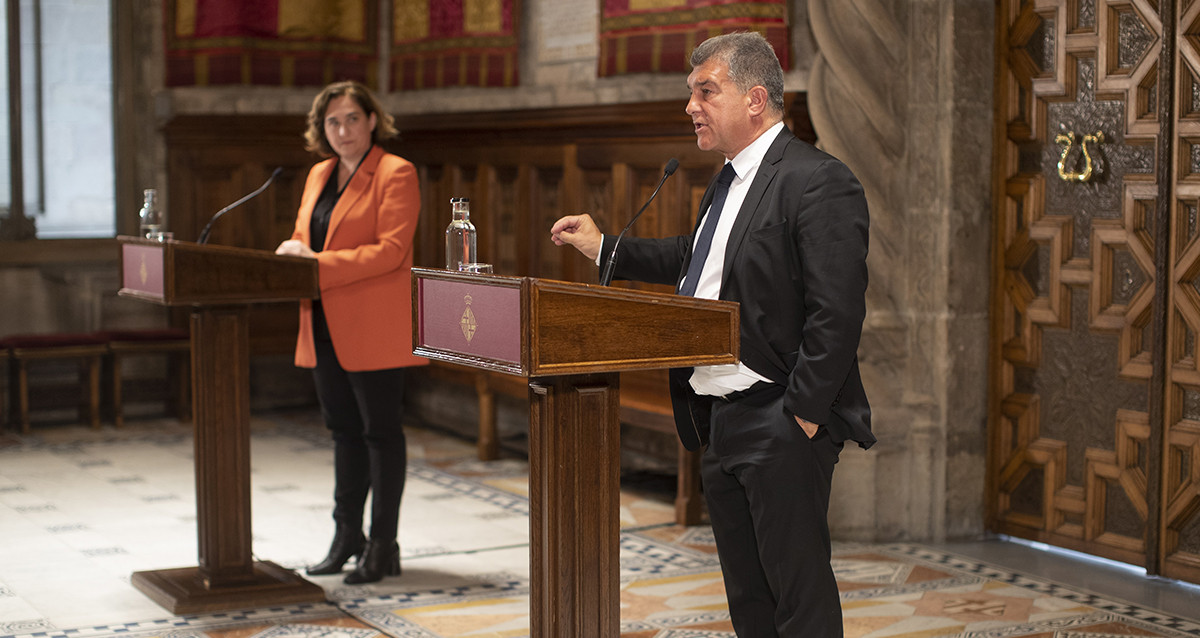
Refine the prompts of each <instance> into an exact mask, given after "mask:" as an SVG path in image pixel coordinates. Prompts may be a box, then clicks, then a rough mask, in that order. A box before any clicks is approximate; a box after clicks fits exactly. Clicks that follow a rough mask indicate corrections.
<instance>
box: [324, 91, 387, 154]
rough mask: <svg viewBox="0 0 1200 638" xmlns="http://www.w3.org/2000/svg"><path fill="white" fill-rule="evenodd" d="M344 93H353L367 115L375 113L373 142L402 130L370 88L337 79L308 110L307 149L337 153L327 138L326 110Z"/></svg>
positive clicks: (376, 142)
mask: <svg viewBox="0 0 1200 638" xmlns="http://www.w3.org/2000/svg"><path fill="white" fill-rule="evenodd" d="M342 96H349V97H350V98H351V99H353V100H354V101H355V102H357V103H358V106H359V108H361V109H362V110H363V113H365V114H366V115H367V117H370V116H371V114H372V113H374V114H375V130H374V131H372V132H371V143H372V144H378V143H379V142H380V141H381V140H386V139H388V138H390V137H394V136H395V135H396V133H397V132H398V131H397V130H396V125H395V123H394V119H393V118H392V116H391V115H389V114H388V113H387V112H386V111H384V110H383V106H382V105H381V104H380V103H379V100H378V99H376V98H375V94H374V93H371V90H370V89H368V88H367V87H365V86H363V85H362V84H359V83H358V82H354V81H353V80H348V81H345V82H334V83H333V84H330V85H329V86H327V87H325V89H324V90H322V91H321V92H320V93H318V94H317V97H316V98H314V99H313V103H312V108H311V109H309V111H308V129H307V130H305V131H304V141H305V145H304V148H305V149H307V150H309V151H312V152H314V153H320V154H321V155H323V156H330V155H333V154H334V153H333V147H332V146H330V145H329V140H328V139H327V138H326V137H325V111H326V110H327V109H328V108H329V103H330V102H331V101H333V100H335V99H337V98H339V97H342Z"/></svg>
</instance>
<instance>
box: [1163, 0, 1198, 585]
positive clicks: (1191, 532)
mask: <svg viewBox="0 0 1200 638" xmlns="http://www.w3.org/2000/svg"><path fill="white" fill-rule="evenodd" d="M1178 16H1179V17H1178V19H1176V20H1175V21H1174V24H1173V26H1172V27H1171V30H1170V31H1169V32H1170V33H1173V35H1174V42H1175V45H1176V46H1175V49H1176V55H1175V56H1174V60H1175V69H1176V70H1175V76H1174V78H1173V79H1174V81H1173V83H1172V84H1173V86H1174V87H1175V89H1174V90H1175V99H1174V100H1172V101H1171V103H1170V106H1171V108H1172V111H1173V113H1172V122H1173V124H1174V130H1173V132H1172V134H1171V135H1170V137H1169V139H1170V140H1171V149H1170V156H1169V161H1171V162H1172V170H1171V176H1172V184H1170V186H1171V188H1172V191H1171V196H1170V197H1169V201H1170V206H1169V207H1168V210H1167V213H1166V216H1167V217H1168V218H1169V220H1170V222H1169V229H1168V231H1169V232H1167V233H1165V234H1166V238H1165V240H1164V244H1166V245H1167V247H1166V248H1165V249H1164V251H1163V252H1169V260H1168V262H1167V266H1168V267H1167V271H1168V272H1169V276H1168V278H1167V281H1169V282H1170V287H1169V289H1168V291H1167V292H1168V294H1167V295H1166V296H1167V299H1168V303H1167V308H1169V311H1168V312H1167V313H1166V317H1165V319H1166V357H1165V359H1166V370H1165V377H1166V389H1165V396H1164V401H1165V409H1164V415H1163V423H1164V427H1163V435H1162V438H1163V444H1162V449H1163V457H1162V462H1161V465H1162V497H1161V507H1160V511H1158V512H1157V515H1158V516H1157V518H1156V523H1157V524H1158V525H1159V530H1160V537H1159V538H1160V542H1159V543H1158V552H1157V553H1156V555H1155V559H1156V560H1157V561H1158V565H1157V567H1158V570H1157V571H1158V572H1159V573H1162V574H1163V575H1164V576H1169V577H1171V578H1179V579H1182V580H1188V581H1191V582H1200V514H1198V512H1200V345H1197V341H1198V340H1197V334H1200V241H1198V239H1200V213H1198V210H1200V2H1197V1H1196V0H1189V1H1187V2H1179V6H1178Z"/></svg>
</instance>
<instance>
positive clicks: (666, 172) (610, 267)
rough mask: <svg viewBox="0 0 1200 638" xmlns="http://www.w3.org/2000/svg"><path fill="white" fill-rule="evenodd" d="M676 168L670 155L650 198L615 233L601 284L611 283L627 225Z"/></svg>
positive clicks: (677, 165) (635, 218)
mask: <svg viewBox="0 0 1200 638" xmlns="http://www.w3.org/2000/svg"><path fill="white" fill-rule="evenodd" d="M677 168H679V160H677V159H675V158H674V157H672V158H671V159H670V161H668V162H667V166H666V167H665V168H663V176H662V179H660V180H658V186H655V187H654V192H653V193H650V199H647V200H646V203H645V204H642V208H641V209H640V210H638V212H637V214H636V215H634V216H633V219H631V220H629V223H628V224H625V228H622V229H621V233H620V234H619V235H617V240H616V241H614V242H613V247H612V252H610V253H609V254H608V261H607V262H605V264H604V272H602V273H600V285H601V286H607V285H609V284H610V283H612V278H613V271H615V270H616V268H617V247H618V246H620V245H621V239H622V238H623V237H625V233H626V232H627V231H628V230H629V227H630V226H633V222H636V221H637V220H638V217H641V216H642V212H643V211H645V210H646V207H647V206H649V205H650V202H652V201H654V197H655V195H658V190H659V189H660V188H662V185H663V184H664V183H665V182H666V181H667V178H668V177H670V176H672V175H674V174H675V169H677Z"/></svg>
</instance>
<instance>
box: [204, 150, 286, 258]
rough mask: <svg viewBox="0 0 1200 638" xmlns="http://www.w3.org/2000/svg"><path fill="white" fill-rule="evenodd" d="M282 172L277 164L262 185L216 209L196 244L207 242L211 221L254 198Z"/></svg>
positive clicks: (281, 168)
mask: <svg viewBox="0 0 1200 638" xmlns="http://www.w3.org/2000/svg"><path fill="white" fill-rule="evenodd" d="M282 172H283V167H282V166H279V167H277V168H276V169H275V170H274V171H273V172H272V173H271V176H270V177H268V178H267V181H265V182H263V185H262V186H259V187H258V188H257V189H255V190H254V192H252V193H250V194H249V195H246V196H245V197H243V198H241V199H239V200H237V201H236V202H234V203H232V204H230V205H228V206H226V207H225V208H222V209H221V210H219V211H217V214H216V215H213V216H212V219H210V220H208V224H207V225H205V227H204V230H202V231H200V239H197V240H196V243H197V244H204V243H207V242H208V233H209V232H211V231H212V226H213V222H215V221H217V220H218V219H220V217H221V215H224V214H225V213H228V212H229V211H231V210H233V209H235V208H237V207H238V206H241V205H242V204H245V203H246V202H248V201H250V200H252V199H254V198H255V197H257V196H258V194H259V193H261V192H263V191H265V190H267V187H268V186H270V185H271V182H273V181H275V178H276V177H279V174H280V173H282Z"/></svg>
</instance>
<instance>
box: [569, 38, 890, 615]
mask: <svg viewBox="0 0 1200 638" xmlns="http://www.w3.org/2000/svg"><path fill="white" fill-rule="evenodd" d="M691 63H692V68H693V70H692V72H691V74H690V75H689V76H688V88H689V89H690V91H691V98H690V99H689V100H688V104H687V112H688V114H689V115H691V117H692V122H693V124H694V126H695V129H696V139H697V144H698V145H699V147H700V148H701V149H702V150H714V151H718V152H720V153H721V154H723V155H724V156H725V158H726V160H727V162H726V164H725V168H724V169H723V170H722V171H721V174H720V175H719V176H718V177H717V178H716V179H715V180H714V181H713V183H712V184H710V186H709V188H708V191H707V192H706V193H705V196H704V200H703V203H702V204H701V206H700V211H699V213H700V215H699V219H697V222H696V228H695V230H694V231H693V233H692V234H691V235H688V236H681V237H671V238H665V239H647V238H627V239H625V240H623V241H622V242H621V244H620V246H619V248H618V249H617V261H616V271H615V273H616V276H617V277H620V278H624V279H636V280H640V281H648V282H652V283H664V284H675V285H676V286H677V290H678V291H679V294H687V295H694V296H696V297H703V298H709V299H716V298H719V299H727V300H731V301H737V302H739V303H740V304H741V331H740V332H741V358H742V360H741V362H740V363H737V364H731V365H722V366H708V367H701V368H694V369H693V368H686V369H681V370H672V371H671V397H672V403H673V404H674V406H675V420H676V425H677V427H678V428H679V435H680V438H681V439H682V441H683V443H684V445H685V446H687V447H688V448H689V449H698V448H700V447H701V446H705V445H706V446H707V447H706V448H705V450H704V453H703V457H702V470H701V473H702V479H703V485H704V494H705V499H706V502H707V504H708V511H709V516H710V518H711V520H712V525H713V533H714V536H715V538H716V542H717V551H718V554H719V556H720V558H721V567H722V572H723V574H724V579H725V590H726V595H727V597H728V599H729V612H730V616H731V618H732V621H733V626H734V629H735V630H736V631H737V634H738V636H740V637H741V638H774V637H777V636H785V637H797V638H827V637H840V636H842V616H841V604H840V599H839V596H838V589H837V583H836V581H835V580H834V575H833V568H832V566H831V564H830V555H831V548H830V539H829V526H828V523H827V521H826V515H827V512H828V507H829V494H830V482H831V480H832V478H833V466H834V464H835V463H836V462H837V459H838V455H839V453H840V452H841V449H842V446H843V444H844V442H845V441H847V440H851V441H855V442H857V443H858V444H859V445H861V446H862V447H864V448H866V447H869V446H870V445H871V444H872V443H874V442H875V437H874V436H872V434H871V428H870V407H869V406H868V404H867V397H866V393H865V392H864V391H863V387H862V382H861V380H860V377H859V371H858V359H857V356H856V352H857V349H858V341H859V336H860V334H861V331H862V322H863V319H864V317H865V315H866V303H865V293H866V288H867V267H866V257H867V230H868V217H867V202H866V198H865V197H864V195H863V190H862V186H861V185H860V184H859V182H858V180H857V179H855V177H854V175H853V174H852V173H851V172H850V170H849V169H848V168H846V166H845V165H844V164H842V163H841V162H840V161H838V160H837V159H835V158H834V157H832V156H830V155H828V154H826V153H823V152H821V151H819V150H817V149H815V148H813V147H812V146H810V145H809V144H806V143H804V142H802V141H800V140H798V139H796V137H794V136H793V135H792V134H791V132H790V131H789V130H788V129H787V127H786V126H784V124H783V70H782V69H781V68H780V65H779V60H778V59H777V58H776V57H775V54H774V51H773V50H772V49H771V46H770V44H768V43H767V41H766V40H765V39H764V38H763V37H762V36H760V35H758V34H753V33H735V34H727V35H722V36H717V37H714V38H710V39H709V40H706V41H705V42H703V43H701V44H700V46H698V47H697V48H696V50H695V51H694V52H693V53H692V56H691ZM551 236H552V238H553V240H554V242H555V243H556V244H558V245H563V244H571V245H573V246H575V247H576V248H577V249H579V250H580V251H581V252H582V253H583V254H585V255H587V256H588V257H591V258H593V259H595V260H597V263H598V264H599V263H605V262H607V260H608V256H609V253H611V251H612V250H613V238H612V237H606V236H604V235H602V234H601V233H600V231H599V229H598V228H597V227H596V225H595V223H594V222H593V221H592V219H591V217H590V216H588V215H573V216H568V217H564V218H562V219H560V220H558V221H557V222H555V224H554V226H553V227H552V228H551Z"/></svg>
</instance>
